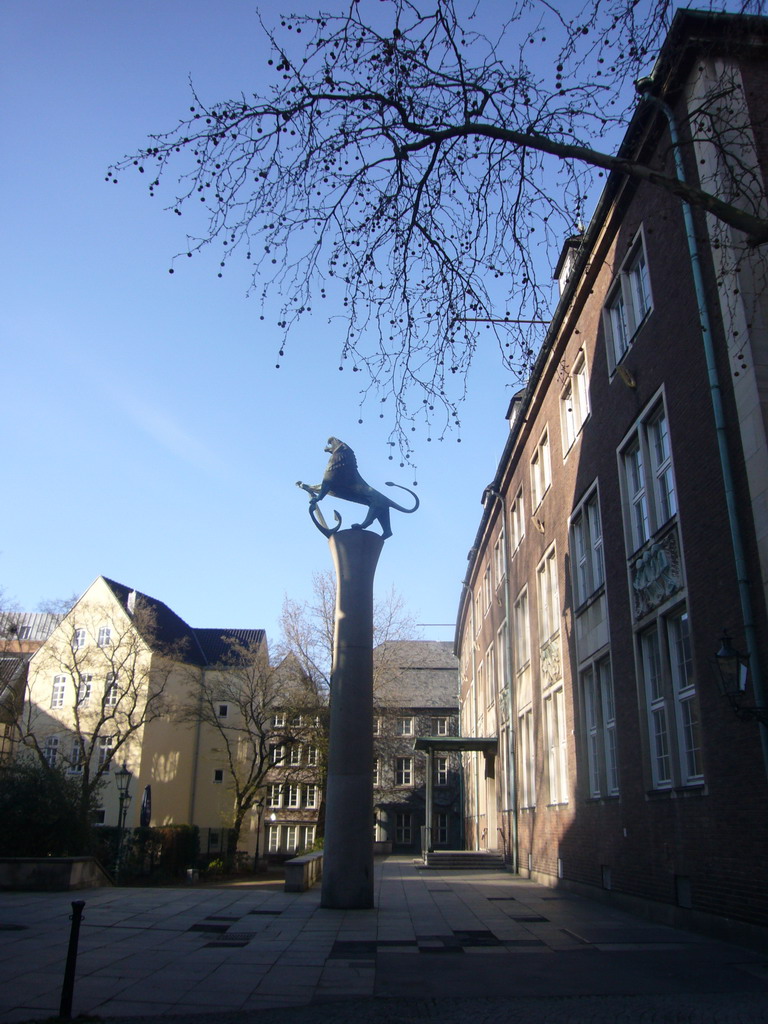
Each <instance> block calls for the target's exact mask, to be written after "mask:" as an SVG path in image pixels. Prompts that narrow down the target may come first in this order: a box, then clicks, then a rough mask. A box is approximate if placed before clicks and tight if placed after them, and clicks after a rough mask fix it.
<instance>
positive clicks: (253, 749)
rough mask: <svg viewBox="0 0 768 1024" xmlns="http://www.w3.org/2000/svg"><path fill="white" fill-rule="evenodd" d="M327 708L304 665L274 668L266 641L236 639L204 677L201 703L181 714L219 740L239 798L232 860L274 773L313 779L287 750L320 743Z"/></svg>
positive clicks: (218, 753)
mask: <svg viewBox="0 0 768 1024" xmlns="http://www.w3.org/2000/svg"><path fill="white" fill-rule="evenodd" d="M222 706H224V707H226V714H222ZM323 708H324V700H323V695H322V694H321V693H318V691H317V689H316V687H315V686H314V684H313V681H312V679H311V678H309V677H307V675H306V674H305V673H304V672H303V671H302V670H301V668H300V666H299V665H298V663H295V662H291V661H290V660H289V661H285V660H283V661H281V662H280V663H279V664H277V665H275V664H271V663H270V660H269V655H268V651H267V649H266V646H265V645H264V644H261V643H257V644H244V643H241V642H239V641H235V640H229V641H228V643H227V652H226V654H225V656H224V658H223V659H222V661H221V663H220V664H219V665H218V666H215V667H213V668H211V669H207V670H206V671H205V672H204V673H203V678H202V683H201V685H200V690H199V697H198V699H196V700H195V701H194V702H192V703H190V704H188V705H187V706H186V707H185V708H184V709H183V710H182V712H181V716H180V717H181V719H182V720H185V721H189V722H200V723H202V724H204V725H205V726H207V727H208V729H209V730H210V732H211V733H212V735H213V737H214V743H215V748H214V750H215V755H214V757H215V760H216V763H218V764H220V765H221V767H222V769H223V771H224V773H225V784H226V786H227V788H228V790H229V792H230V794H231V797H232V818H231V823H230V824H229V831H228V847H227V857H228V860H229V861H230V863H231V862H232V861H233V859H234V856H235V853H236V851H237V847H238V844H239V841H240V834H241V831H242V827H243V822H244V821H245V818H246V815H247V814H248V813H249V811H251V809H252V808H253V807H254V806H255V805H256V803H257V801H258V800H259V799H261V798H263V797H264V793H265V789H266V787H267V785H268V783H269V782H270V781H271V779H272V775H273V774H274V772H275V770H277V769H279V774H280V776H281V780H282V779H284V778H286V777H289V776H290V777H292V775H296V777H297V778H300V779H301V781H313V779H305V778H304V775H306V771H307V769H306V766H304V767H302V768H296V769H291V768H290V765H289V764H288V752H289V751H290V749H291V746H292V745H293V744H295V743H303V744H306V743H308V742H309V743H311V744H313V745H315V746H318V745H319V739H318V736H319V734H320V730H321V723H320V721H318V722H317V725H316V724H315V723H316V720H319V719H320V716H321V715H322V712H323ZM278 723H279V724H278Z"/></svg>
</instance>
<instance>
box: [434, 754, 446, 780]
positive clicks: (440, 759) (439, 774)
mask: <svg viewBox="0 0 768 1024" xmlns="http://www.w3.org/2000/svg"><path fill="white" fill-rule="evenodd" d="M435 785H436V786H447V785H448V758H447V757H446V756H444V755H442V754H441V755H439V756H437V757H436V758H435Z"/></svg>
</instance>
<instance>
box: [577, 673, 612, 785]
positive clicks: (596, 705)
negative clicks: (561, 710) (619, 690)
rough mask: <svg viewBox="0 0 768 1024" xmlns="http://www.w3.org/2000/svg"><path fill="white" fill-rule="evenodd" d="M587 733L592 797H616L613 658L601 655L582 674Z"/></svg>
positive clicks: (585, 737)
mask: <svg viewBox="0 0 768 1024" xmlns="http://www.w3.org/2000/svg"><path fill="white" fill-rule="evenodd" d="M581 691H582V704H583V708H584V732H585V736H584V739H585V742H586V747H587V766H588V769H589V795H590V796H591V797H601V796H616V795H617V794H618V792H619V768H618V761H617V759H616V710H615V707H614V702H613V680H612V678H611V663H610V659H609V658H601V659H600V660H599V661H596V662H594V663H593V664H592V665H589V666H588V667H587V668H585V669H584V670H583V671H582V673H581Z"/></svg>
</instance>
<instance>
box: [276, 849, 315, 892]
mask: <svg viewBox="0 0 768 1024" xmlns="http://www.w3.org/2000/svg"><path fill="white" fill-rule="evenodd" d="M284 867H285V891H286V892H304V891H305V890H306V889H310V888H311V887H312V886H313V885H314V884H315V882H317V881H318V880H319V879H320V878H321V877H322V875H323V854H322V851H320V852H319V853H305V854H304V856H303V857H294V858H293V860H287V861H286V862H285V865H284Z"/></svg>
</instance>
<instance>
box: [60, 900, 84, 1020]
mask: <svg viewBox="0 0 768 1024" xmlns="http://www.w3.org/2000/svg"><path fill="white" fill-rule="evenodd" d="M84 906H85V900H73V902H72V917H71V918H70V921H71V922H72V927H71V929H70V931H69V949H68V950H67V965H66V967H65V968H64V984H63V985H62V986H61V1005H60V1006H59V1016H60V1017H62V1018H63V1019H64V1020H70V1019H71V1017H72V994H73V992H74V989H75V967H76V966H77V942H78V939H79V938H80V918H81V917H82V916H83V907H84Z"/></svg>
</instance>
